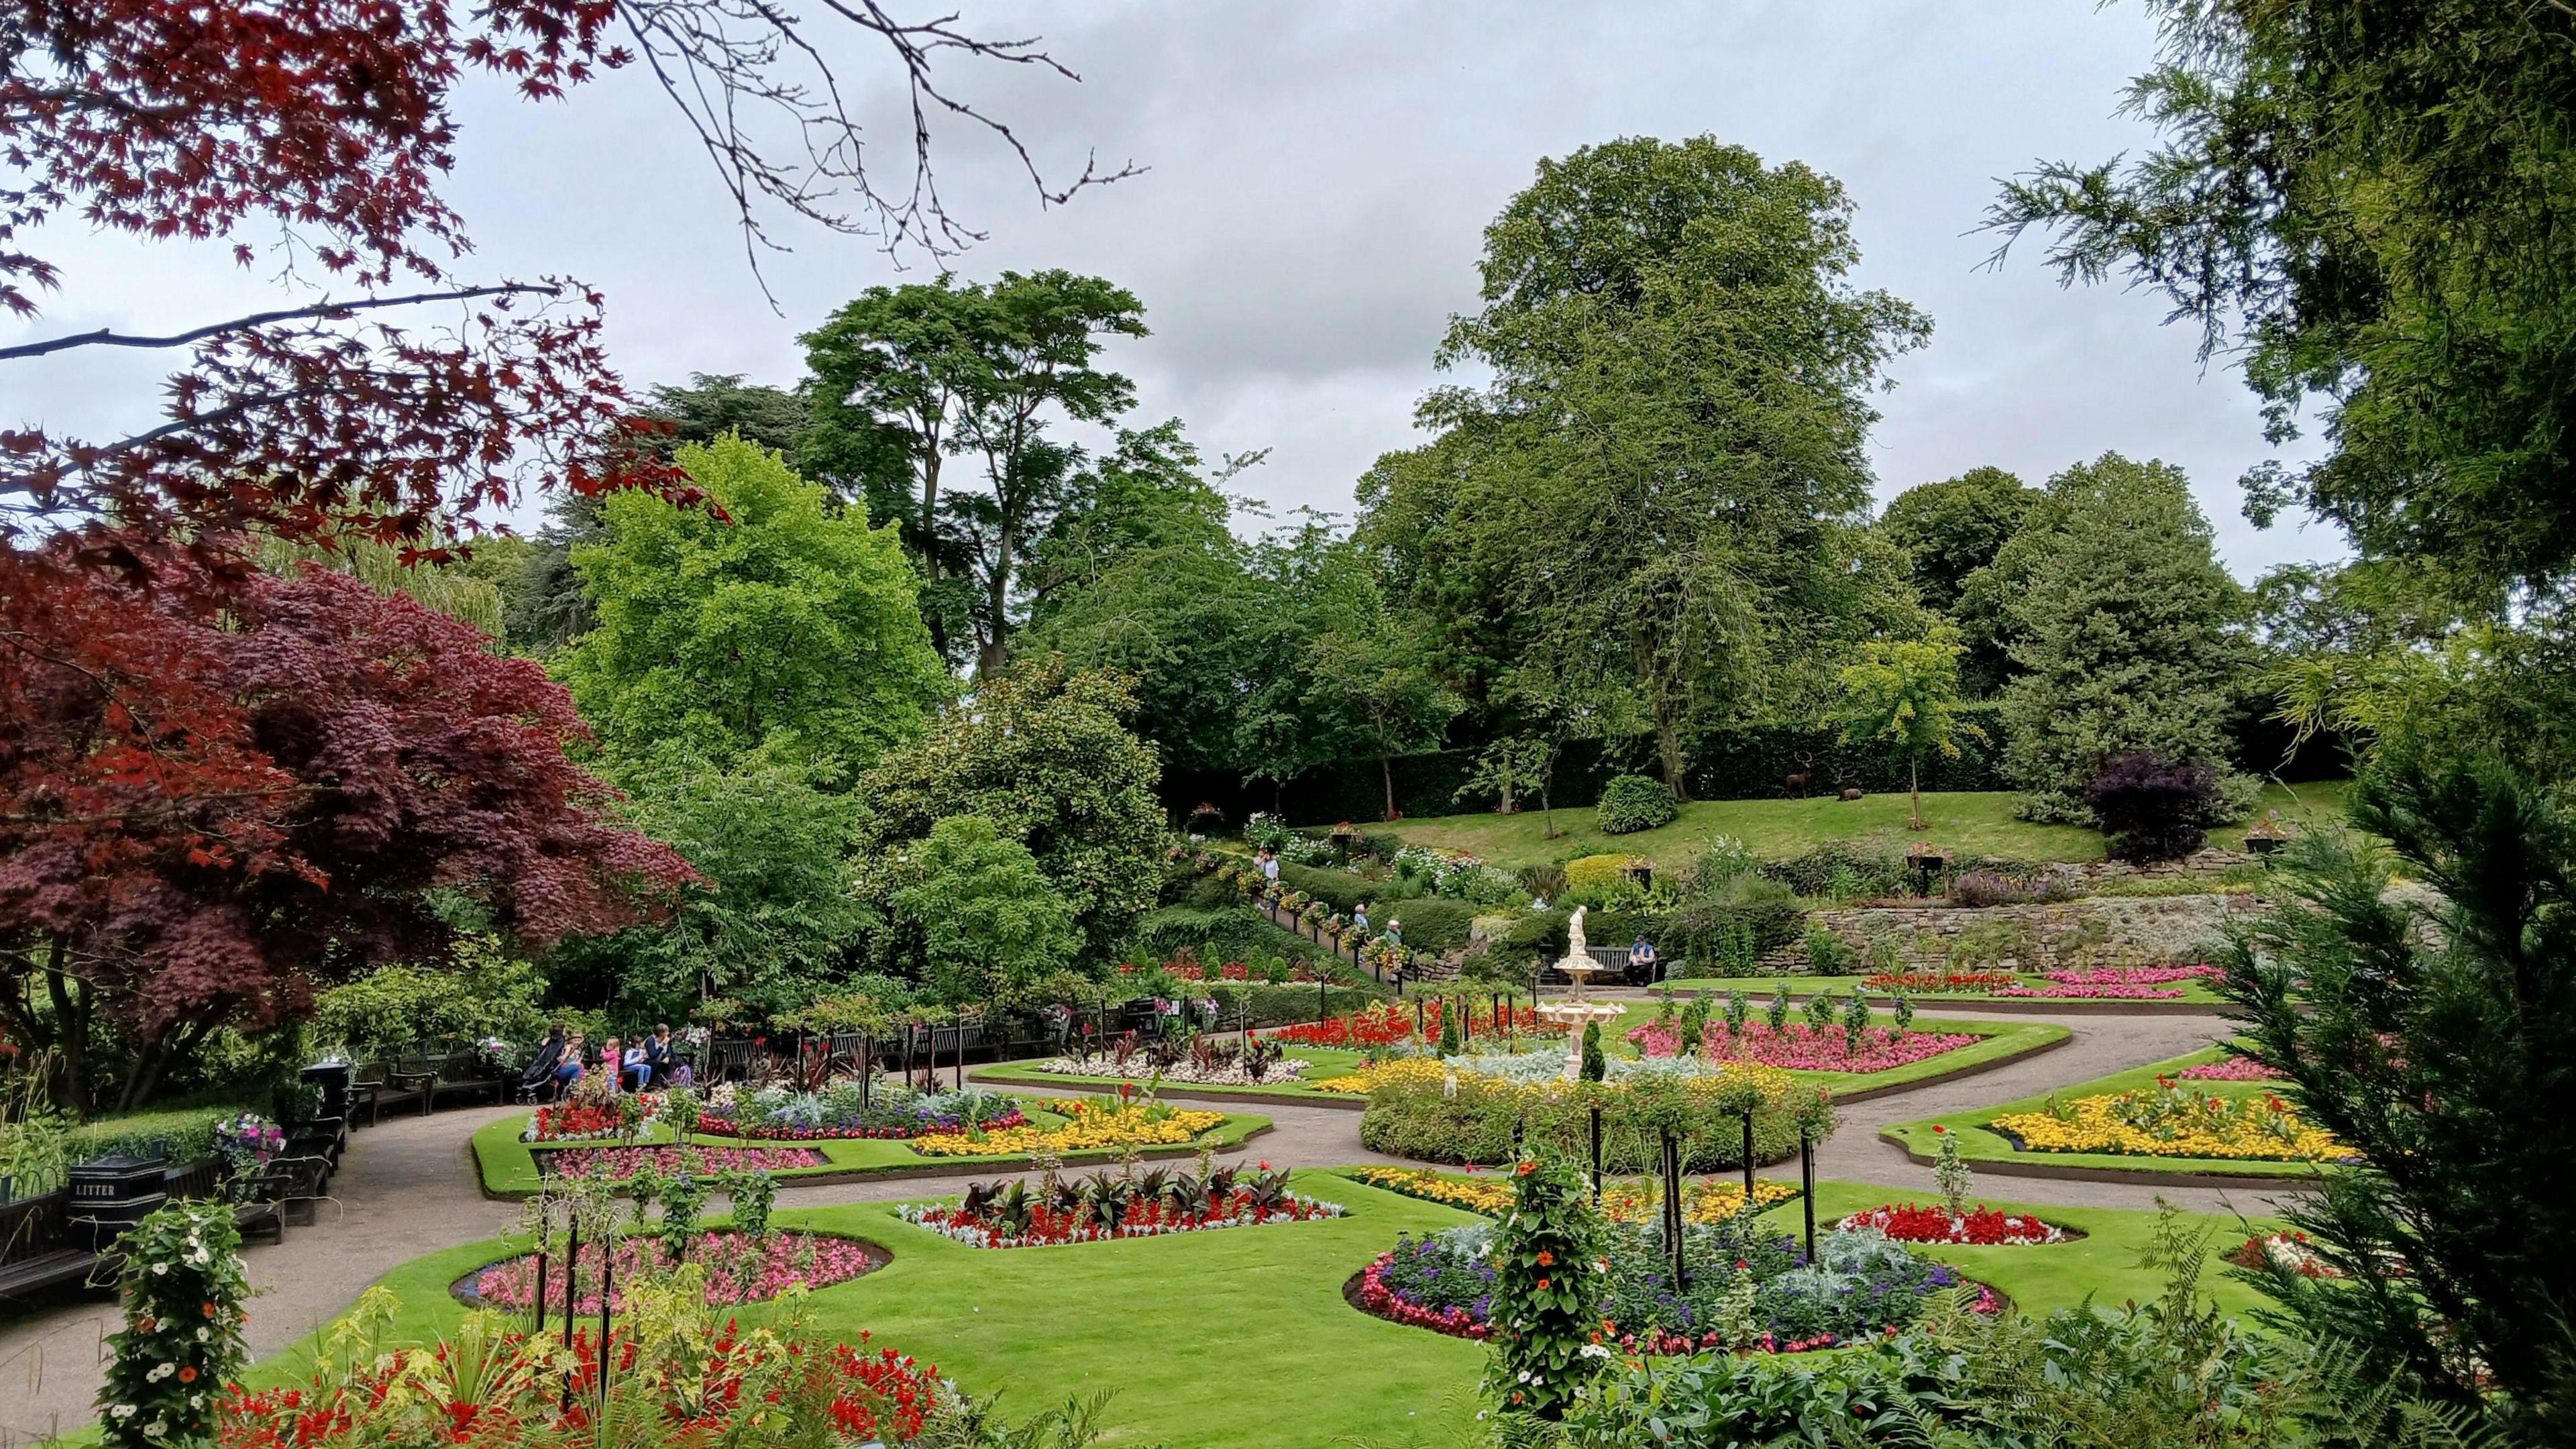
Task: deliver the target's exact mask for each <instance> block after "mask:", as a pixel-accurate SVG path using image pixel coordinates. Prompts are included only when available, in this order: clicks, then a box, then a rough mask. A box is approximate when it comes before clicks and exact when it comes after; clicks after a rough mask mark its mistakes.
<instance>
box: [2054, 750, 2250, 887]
mask: <svg viewBox="0 0 2576 1449" xmlns="http://www.w3.org/2000/svg"><path fill="white" fill-rule="evenodd" d="M2221 799H2222V797H2221V795H2220V793H2219V788H2218V772H2217V771H2216V770H2214V769H2212V768H2211V767H2209V766H2208V765H2205V764H2201V763H2199V762H2198V761H2192V760H2175V759H2171V758H2169V757H2167V756H2165V755H2164V754H2162V753H2160V752H2158V751H2155V750H2130V751H2128V752H2127V753H2125V754H2119V755H2114V756H2112V757H2111V758H2110V759H2108V760H2106V761H2104V762H2103V765H2102V768H2101V769H2100V770H2099V771H2098V772H2096V773H2095V774H2094V776H2093V780H2092V783H2090V784H2088V785H2086V786H2085V787H2084V803H2086V804H2087V805H2090V806H2092V807H2093V818H2094V819H2095V820H2097V821H2098V822H2100V824H2101V828H2102V833H2103V834H2104V835H2107V836H2109V837H2110V854H2111V858H2112V859H2114V860H2128V861H2141V862H2145V861H2159V860H2180V859H2182V858H2183V857H2184V856H2186V855H2189V854H2191V853H2192V852H2193V851H2195V850H2198V849H2200V845H2201V842H2202V841H2204V840H2206V839H2208V835H2207V832H2206V830H2205V829H2204V827H2205V826H2206V825H2207V824H2208V823H2209V822H2210V821H2212V820H2213V819H2215V818H2216V817H2217V815H2218V814H2219V813H2220V807H2221Z"/></svg>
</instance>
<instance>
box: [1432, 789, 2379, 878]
mask: <svg viewBox="0 0 2576 1449" xmlns="http://www.w3.org/2000/svg"><path fill="white" fill-rule="evenodd" d="M2348 788H2349V787H2348V786H2347V785H2346V784H2345V783H2344V782H2341V781H2330V782H2325V783H2320V784H2309V785H2299V786H2281V785H2267V786H2265V787H2264V790H2263V799H2262V802H2261V804H2260V805H2258V806H2257V807H2256V810H2255V816H2256V817H2257V818H2259V817H2260V816H2261V814H2262V812H2263V811H2265V810H2278V811H2280V812H2281V818H2282V819H2284V820H2290V821H2295V822H2300V823H2313V822H2317V821H2322V820H2328V819H2332V818H2334V817H2336V816H2338V815H2340V814H2341V812H2342V808H2343V799H2344V793H2345V791H2346V790H2347V789H2348ZM2012 802H2013V797H2012V796H2011V794H2010V793H2008V792H2004V791H1956V792H1926V793H1925V794H1924V796H1923V818H1924V820H1925V821H1926V822H1927V823H1928V824H1929V825H1930V826H1931V829H1930V830H1929V831H1927V832H1925V837H1924V838H1927V839H1930V840H1933V841H1936V842H1938V843H1939V844H1941V845H1944V846H1947V847H1948V848H1950V849H1951V850H1954V851H1975V852H1978V853H1980V854H1986V855H2000V856H2006V857H2009V858H2012V859H2017V860H2100V859H2101V858H2102V837H2101V835H2100V834H2098V833H2097V832H2095V831H2092V830H2087V829H2083V828H2081V827H2078V826H2072V825H2033V824H2031V823H2030V822H2028V821H2024V820H2015V819H2014V818H2013V814H2012ZM1907 812H1908V806H1907V801H1906V797H1905V796H1904V795H1902V794H1890V795H1871V796H1868V797H1867V798H1865V799H1860V800H1848V801H1846V800H1834V799H1826V798H1822V797H1818V798H1814V799H1807V800H1704V801H1700V802H1698V803H1695V804H1691V805H1685V806H1683V807H1682V813H1681V818H1680V819H1678V820H1675V821H1674V822H1673V823H1672V824H1670V825H1665V826H1660V827H1658V828H1656V829H1653V830H1641V831H1638V832H1636V833H1635V834H1633V835H1615V836H1613V835H1603V834H1602V833H1601V832H1600V830H1599V829H1597V828H1596V827H1595V825H1594V817H1593V813H1592V811H1590V810H1589V809H1584V810H1559V811H1557V812H1556V824H1557V828H1558V829H1560V830H1562V831H1564V832H1565V833H1564V834H1563V835H1560V836H1558V837H1557V838H1556V839H1554V840H1550V839H1548V838H1547V837H1546V825H1545V823H1544V820H1543V817H1541V815H1540V814H1539V812H1537V811H1535V810H1525V811H1522V812H1520V813H1518V814H1514V815H1494V814H1481V815H1441V816H1426V817H1423V818H1421V819H1414V820H1399V821H1397V822H1395V823H1394V824H1392V825H1389V826H1386V827H1383V828H1385V829H1388V830H1392V831H1394V832H1396V833H1397V834H1399V835H1402V836H1403V837H1404V838H1405V839H1406V840H1409V841H1415V842H1418V843H1420V844H1424V845H1438V846H1446V847H1448V848H1450V849H1453V850H1472V851H1474V852H1475V853H1476V854H1478V855H1481V856H1483V857H1484V858H1485V859H1486V860H1488V861H1490V862H1492V863H1493V864H1495V865H1499V866H1503V867H1505V868H1510V867H1513V866H1522V865H1545V864H1547V863H1549V862H1551V861H1560V860H1571V859H1573V858H1574V857H1576V856H1582V855H1594V854H1598V853H1601V852H1604V851H1625V852H1630V853H1634V854H1639V855H1649V856H1653V857H1654V858H1655V859H1656V860H1657V861H1658V862H1659V863H1660V864H1662V865H1664V866H1666V867H1668V868H1669V867H1672V866H1677V865H1679V864H1681V862H1682V861H1684V860H1686V859H1688V858H1689V857H1691V856H1693V855H1696V854H1698V853H1699V851H1700V850H1701V849H1702V848H1703V847H1704V846H1706V845H1707V843H1708V842H1709V841H1710V840H1711V839H1713V838H1715V837H1717V836H1721V835H1731V836H1734V837H1735V838H1736V839H1738V840H1741V841H1743V842H1744V844H1745V845H1746V847H1748V848H1749V849H1751V850H1752V852H1753V853H1754V854H1755V855H1758V856H1761V857H1763V858H1764V859H1767V860H1785V859H1787V858H1789V857H1791V856H1795V855H1800V854H1803V853H1804V852H1806V851H1807V850H1808V849H1810V848H1812V847H1814V846H1816V845H1818V844H1820V843H1822V842H1824V841H1828V840H1851V839H1856V838H1858V837H1860V836H1864V835H1869V834H1872V833H1876V832H1884V833H1886V834H1889V835H1894V836H1900V837H1905V836H1910V835H1911V834H1912V832H1910V831H1908V830H1907V829H1906V816H1907ZM2213 834H2214V835H2215V836H2216V838H2218V839H2219V840H2221V841H2228V840H2230V837H2231V836H2234V837H2241V836H2242V835H2243V834H2244V829H2243V826H2242V825H2241V824H2240V825H2237V826H2234V827H2231V828H2229V829H2226V830H2220V831H2215V832H2213ZM2232 843H2235V844H2240V845H2241V844H2242V841H2241V839H2238V840H2235V841H2233V842H2232Z"/></svg>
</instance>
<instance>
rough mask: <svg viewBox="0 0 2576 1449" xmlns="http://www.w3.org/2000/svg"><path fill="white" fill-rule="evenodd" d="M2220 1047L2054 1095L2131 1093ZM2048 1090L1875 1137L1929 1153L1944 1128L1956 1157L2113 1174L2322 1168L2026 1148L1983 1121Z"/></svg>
mask: <svg viewBox="0 0 2576 1449" xmlns="http://www.w3.org/2000/svg"><path fill="white" fill-rule="evenodd" d="M2226 1055H2227V1050H2226V1048H2224V1047H2210V1048H2208V1049H2206V1050H2203V1051H2196V1052H2193V1053H2191V1054H2190V1055H2188V1056H2179V1057H2175V1058H2173V1059H2171V1060H2169V1061H2161V1062H2154V1063H2150V1064H2149V1065H2147V1066H2143V1067H2139V1068H2138V1069H2136V1070H2135V1071H2128V1072H2119V1073H2115V1074H2114V1075H2111V1076H2107V1077H2099V1078H2096V1079H2094V1080H2093V1081H2089V1082H2078V1083H2076V1084H2075V1085H2073V1086H2070V1087H2060V1088H2058V1089H2057V1090H2056V1092H2055V1093H2054V1094H2053V1095H2055V1096H2056V1098H2057V1099H2058V1100H2059V1101H2061V1102H2072V1101H2074V1100H2076V1099H2078V1098H2081V1097H2099V1096H2105V1095H2108V1094H2111V1093H2116V1092H2132V1091H2137V1090H2139V1089H2140V1088H2146V1087H2153V1086H2154V1085H2155V1083H2156V1078H2157V1077H2158V1076H2170V1075H2172V1074H2173V1073H2175V1072H2178V1071H2181V1070H2182V1069H2183V1068H2185V1067H2191V1066H2197V1065H2199V1064H2200V1063H2202V1062H2214V1061H2218V1060H2219V1059H2221V1058H2223V1057H2225V1056H2226ZM2190 1085H2191V1086H2193V1087H2194V1088H2197V1089H2201V1090H2205V1091H2207V1092H2208V1093H2210V1094H2211V1095H2212V1096H2219V1097H2250V1096H2254V1095H2257V1094H2259V1093H2263V1092H2277V1091H2280V1090H2282V1084H2280V1083H2277V1082H2193V1083H2191V1084H2190ZM2049 1095H2051V1094H2045V1093H2044V1094H2042V1095H2040V1096H2036V1097H2024V1098H2022V1099H2021V1100H2020V1101H2018V1102H2006V1103H2004V1104H2003V1105H2002V1106H1999V1107H1979V1108H1977V1109H1975V1110H1973V1111H1967V1112H1953V1113H1951V1114H1950V1115H1948V1116H1946V1117H1925V1118H1922V1119H1920V1120H1918V1121H1913V1122H1899V1123H1897V1124H1896V1125H1894V1126H1892V1127H1887V1128H1883V1129H1881V1130H1880V1133H1879V1135H1880V1136H1882V1137H1885V1138H1887V1139H1888V1140H1890V1141H1893V1142H1899V1143H1902V1144H1904V1146H1905V1147H1906V1149H1907V1150H1908V1151H1911V1152H1918V1153H1922V1154H1924V1155H1925V1156H1927V1157H1928V1156H1930V1155H1932V1154H1933V1153H1934V1152H1935V1151H1937V1149H1938V1136H1937V1134H1935V1133H1934V1132H1933V1130H1932V1129H1933V1128H1934V1127H1935V1126H1939V1127H1943V1128H1946V1129H1948V1130H1949V1131H1950V1132H1951V1133H1952V1134H1953V1135H1955V1136H1956V1137H1957V1138H1958V1139H1959V1155H1960V1156H1961V1157H1964V1158H1966V1159H1968V1160H1969V1161H1970V1162H1972V1163H1974V1162H2028V1163H2037V1164H2045V1165H2050V1166H2057V1167H2085V1168H2107V1169H2109V1170H2111V1171H2113V1172H2190V1173H2206V1174H2210V1175H2212V1176H2224V1177H2242V1178H2247V1179H2249V1180H2259V1179H2278V1178H2302V1177H2308V1176H2312V1175H2314V1174H2316V1173H2317V1172H2318V1171H2320V1167H2319V1165H2318V1164H2315V1163H2309V1162H2247V1161H2239V1160H2237V1159H2234V1158H2225V1157H2136V1156H2128V1155H2125V1154H2120V1153H2110V1152H2024V1151H2022V1150H2021V1149H2020V1148H2018V1147H2015V1146H2014V1145H2013V1142H2012V1139H2011V1138H2009V1137H2006V1136H2004V1135H2003V1134H2002V1133H2000V1132H1997V1131H1994V1130H1992V1129H1991V1128H1990V1127H1988V1126H1987V1125H1986V1124H1988V1123H1990V1122H1992V1121H1993V1120H1994V1119H1995V1118H1997V1117H2002V1116H2006V1115H2009V1114H2011V1113H2015V1112H2037V1111H2041V1110H2044V1109H2045V1108H2046V1107H2047V1106H2048V1098H2049Z"/></svg>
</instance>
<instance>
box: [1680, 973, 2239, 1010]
mask: <svg viewBox="0 0 2576 1449" xmlns="http://www.w3.org/2000/svg"><path fill="white" fill-rule="evenodd" d="M2021 979H2022V981H2023V982H2024V983H2025V984H2027V985H2029V986H2031V987H2033V988H2038V987H2043V986H2046V985H2048V982H2047V981H2046V980H2045V979H2044V978H2042V977H2041V976H2040V975H2039V974H2038V973H2036V972H2029V971H2025V972H2022V973H2021ZM1864 980H1865V978H1863V977H1859V976H1676V977H1674V978H1672V979H1671V980H1670V981H1667V982H1665V983H1664V984H1665V985H1667V986H1670V987H1671V988H1672V989H1673V990H1674V991H1675V992H1676V993H1685V994H1686V993H1691V992H1704V993H1706V994H1708V995H1711V996H1718V997H1723V996H1725V995H1726V993H1727V992H1729V991H1731V990H1734V989H1736V988H1737V987H1742V988H1743V989H1744V992H1745V994H1746V995H1748V996H1751V997H1752V998H1753V1009H1754V1010H1755V1011H1756V1012H1759V1011H1760V1010H1761V1009H1762V1008H1763V1007H1764V1006H1765V1005H1767V1004H1769V1002H1770V1000H1771V993H1772V992H1774V991H1776V990H1778V989H1779V988H1780V987H1781V986H1783V985H1786V986H1787V987H1788V988H1789V996H1790V999H1792V1000H1796V1001H1803V1000H1805V999H1806V998H1808V997H1810V996H1813V995H1815V994H1816V993H1818V992H1820V991H1821V992H1823V993H1825V994H1826V995H1829V996H1842V995H1846V994H1848V993H1849V992H1850V991H1851V989H1852V988H1853V987H1855V986H1862V982H1863V981H1864ZM1862 989H1863V990H1868V989H1869V988H1868V987H1865V986H1862ZM2162 989H2164V990H2170V991H2179V992H2181V993H2182V994H2181V995H2180V996H2175V997H2169V998H2166V999H2168V1000H2172V1001H2188V1002H2195V1003H2198V1004H2201V1005H2206V1006H2214V1005H2217V1004H2218V1003H2219V1001H2220V999H2221V998H2220V997H2219V995H2218V993H2217V992H2215V991H2212V990H2210V989H2209V987H2208V986H2207V985H2206V984H2204V983H2202V982H2199V981H2177V982H2175V983H2173V985H2171V986H2170V987H2165V988H2162ZM1907 994H1908V995H1910V996H1912V997H1914V998H1915V1000H1917V1001H1939V1002H1944V1003H1948V1002H1956V1001H2021V1002H2029V1003H2031V1004H2033V1005H2039V1006H2046V1005H2051V1004H2057V1005H2063V1004H2067V1003H2070V1002H2081V1001H2089V1000H2102V999H2104V998H2100V997H2067V998H2065V999H2064V1001H2062V1002H2052V1001H2050V1000H2049V999H2047V998H2042V997H2033V996H1996V995H1994V994H1993V993H1991V992H1985V991H1915V992H1909V993H1907Z"/></svg>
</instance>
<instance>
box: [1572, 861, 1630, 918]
mask: <svg viewBox="0 0 2576 1449" xmlns="http://www.w3.org/2000/svg"><path fill="white" fill-rule="evenodd" d="M1636 861H1637V857H1636V856H1633V855H1586V856H1582V857H1580V858H1578V859H1574V860H1569V861H1567V862H1566V863H1565V895H1564V899H1563V900H1562V901H1561V902H1560V904H1562V905H1566V906H1575V905H1589V906H1596V907H1598V906H1606V905H1608V904H1610V902H1611V900H1612V898H1613V897H1615V896H1616V895H1617V894H1618V891H1619V886H1620V883H1621V881H1622V880H1623V879H1624V878H1625V877H1626V876H1627V874H1628V868H1629V867H1630V866H1631V865H1633V864H1635V863H1636Z"/></svg>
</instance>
